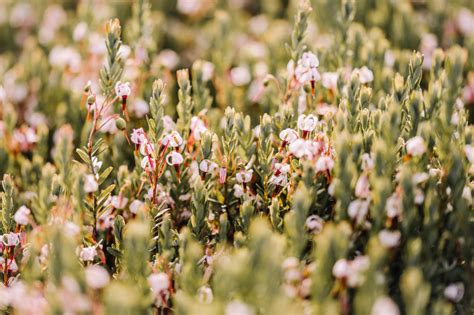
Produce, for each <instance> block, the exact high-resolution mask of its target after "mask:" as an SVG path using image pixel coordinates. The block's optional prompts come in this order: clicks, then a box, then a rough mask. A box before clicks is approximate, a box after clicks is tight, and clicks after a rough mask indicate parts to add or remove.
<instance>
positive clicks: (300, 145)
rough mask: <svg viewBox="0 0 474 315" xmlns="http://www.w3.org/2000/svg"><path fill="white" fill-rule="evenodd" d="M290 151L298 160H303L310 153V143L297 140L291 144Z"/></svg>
mask: <svg viewBox="0 0 474 315" xmlns="http://www.w3.org/2000/svg"><path fill="white" fill-rule="evenodd" d="M288 149H289V151H290V153H291V154H293V155H294V156H296V157H297V158H302V157H303V156H305V155H307V154H308V153H309V149H308V142H307V141H306V140H304V139H296V140H295V141H293V142H292V143H291V144H290V146H289V148H288Z"/></svg>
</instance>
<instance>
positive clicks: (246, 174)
mask: <svg viewBox="0 0 474 315" xmlns="http://www.w3.org/2000/svg"><path fill="white" fill-rule="evenodd" d="M252 176H253V170H242V171H240V172H238V173H237V174H236V175H235V178H236V180H237V182H238V183H240V184H243V183H248V182H250V181H251V180H252Z"/></svg>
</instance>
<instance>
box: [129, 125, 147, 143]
mask: <svg viewBox="0 0 474 315" xmlns="http://www.w3.org/2000/svg"><path fill="white" fill-rule="evenodd" d="M130 140H131V141H132V142H133V143H135V144H137V145H141V144H142V143H144V142H145V141H146V134H145V131H144V130H143V128H139V129H133V131H132V134H131V136H130Z"/></svg>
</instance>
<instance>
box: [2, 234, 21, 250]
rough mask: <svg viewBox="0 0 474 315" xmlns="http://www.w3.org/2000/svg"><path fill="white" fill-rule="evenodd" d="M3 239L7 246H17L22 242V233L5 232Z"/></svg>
mask: <svg viewBox="0 0 474 315" xmlns="http://www.w3.org/2000/svg"><path fill="white" fill-rule="evenodd" d="M2 241H3V244H4V245H5V246H11V247H14V246H17V245H18V244H20V234H19V233H13V232H10V233H7V234H3V235H2Z"/></svg>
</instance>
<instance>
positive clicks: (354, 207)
mask: <svg viewBox="0 0 474 315" xmlns="http://www.w3.org/2000/svg"><path fill="white" fill-rule="evenodd" d="M369 204H370V201H368V200H362V199H356V200H354V201H352V202H351V203H350V204H349V207H348V209H347V213H348V214H349V217H350V218H351V219H353V220H354V221H355V222H356V223H357V224H361V223H363V222H364V221H365V218H366V217H367V213H368V212H369Z"/></svg>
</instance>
